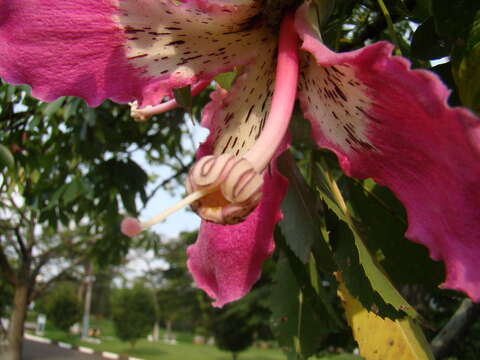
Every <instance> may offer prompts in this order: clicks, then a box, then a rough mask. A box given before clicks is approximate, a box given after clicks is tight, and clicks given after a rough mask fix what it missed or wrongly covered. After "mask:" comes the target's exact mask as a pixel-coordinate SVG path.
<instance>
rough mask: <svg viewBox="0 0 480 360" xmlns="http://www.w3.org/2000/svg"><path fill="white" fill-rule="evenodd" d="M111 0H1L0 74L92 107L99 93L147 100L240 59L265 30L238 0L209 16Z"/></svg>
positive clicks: (40, 93)
mask: <svg viewBox="0 0 480 360" xmlns="http://www.w3.org/2000/svg"><path fill="white" fill-rule="evenodd" d="M202 3H203V2H202ZM205 3H206V2H205ZM118 4H119V5H117V2H114V1H112V0H97V1H89V0H75V1H73V0H63V1H54V0H3V1H2V2H0V55H1V56H0V77H2V78H4V79H5V80H7V81H9V82H11V83H16V84H18V83H28V84H30V85H32V88H33V94H34V96H36V97H38V98H40V99H42V100H46V101H51V100H54V99H55V98H57V97H58V96H62V95H74V96H79V97H82V98H84V99H85V100H86V101H87V102H88V103H89V104H90V105H92V106H95V105H98V104H100V103H101V102H102V101H103V100H104V99H106V98H110V99H112V100H114V101H117V102H128V101H132V100H138V101H139V103H140V106H145V105H155V104H157V103H158V102H160V101H161V99H162V98H163V97H164V96H165V95H171V94H170V91H171V89H172V88H174V87H182V86H186V85H188V84H193V83H196V82H199V81H202V80H209V79H211V78H212V77H213V76H214V75H216V74H217V73H219V72H222V71H225V70H229V69H231V68H232V67H233V66H235V65H239V64H244V63H246V62H248V61H249V59H251V58H252V57H254V56H255V54H254V53H252V51H251V50H252V49H253V48H256V47H260V46H262V44H264V42H265V41H266V39H267V38H268V36H269V30H268V29H267V28H266V27H265V26H263V27H262V26H254V25H252V24H251V23H250V21H249V20H250V19H251V17H252V16H254V15H255V14H257V13H258V11H259V9H256V8H254V7H252V6H247V5H246V4H243V5H241V6H240V5H238V6H233V5H232V6H231V7H230V8H225V6H223V8H225V9H226V10H228V11H222V12H220V13H215V16H214V17H213V16H212V15H213V13H210V12H206V11H207V10H209V9H207V6H206V5H204V6H203V7H204V11H205V12H202V10H200V9H197V3H196V1H192V2H191V4H188V3H186V4H180V5H175V4H174V3H173V2H171V1H166V0H163V1H160V0H159V1H153V0H139V1H133V0H124V1H120V2H119V3H118ZM212 6H213V5H212ZM219 6H220V5H218V4H217V5H215V9H219ZM119 7H120V8H119ZM212 9H213V8H212ZM210 10H211V9H210ZM212 11H213V10H212ZM246 23H248V25H245V24H246ZM187 39H188V41H187ZM249 50H250V51H249Z"/></svg>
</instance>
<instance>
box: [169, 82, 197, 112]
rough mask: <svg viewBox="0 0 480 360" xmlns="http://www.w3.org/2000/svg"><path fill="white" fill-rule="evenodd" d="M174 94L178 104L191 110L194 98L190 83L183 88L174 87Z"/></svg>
mask: <svg viewBox="0 0 480 360" xmlns="http://www.w3.org/2000/svg"><path fill="white" fill-rule="evenodd" d="M173 96H174V97H175V101H176V102H177V103H178V105H180V106H182V107H183V108H185V109H187V110H188V111H190V110H191V109H192V104H193V98H192V93H191V91H190V85H188V86H185V87H183V88H176V89H173Z"/></svg>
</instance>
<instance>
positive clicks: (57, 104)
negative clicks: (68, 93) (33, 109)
mask: <svg viewBox="0 0 480 360" xmlns="http://www.w3.org/2000/svg"><path fill="white" fill-rule="evenodd" d="M64 102H65V97H61V98H58V99H57V100H55V101H54V102H51V103H49V104H47V105H46V106H45V108H44V109H43V114H44V115H45V116H52V115H53V114H54V113H56V112H57V111H58V109H60V108H61V107H62V105H63V103H64Z"/></svg>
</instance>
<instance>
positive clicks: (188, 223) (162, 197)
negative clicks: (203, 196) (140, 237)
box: [135, 120, 208, 238]
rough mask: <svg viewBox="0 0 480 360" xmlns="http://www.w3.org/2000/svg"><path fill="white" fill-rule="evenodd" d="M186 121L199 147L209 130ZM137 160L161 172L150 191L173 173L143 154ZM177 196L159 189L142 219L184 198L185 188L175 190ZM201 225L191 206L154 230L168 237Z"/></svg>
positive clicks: (149, 168) (156, 226) (147, 169)
mask: <svg viewBox="0 0 480 360" xmlns="http://www.w3.org/2000/svg"><path fill="white" fill-rule="evenodd" d="M185 123H186V124H187V126H188V130H189V131H191V133H192V135H193V139H194V143H195V147H196V148H197V147H198V145H199V144H200V142H201V141H203V140H204V139H205V138H206V136H207V134H208V130H206V129H203V128H201V127H200V126H199V125H195V126H194V125H193V124H192V122H191V121H189V120H186V121H185ZM184 146H187V147H188V146H191V145H189V142H187V141H185V142H184ZM187 150H194V149H187ZM135 161H137V162H138V163H139V165H140V166H141V167H142V168H144V169H145V170H146V171H147V173H149V174H156V175H158V174H161V176H159V177H158V180H157V182H155V183H152V184H150V185H149V187H148V190H147V193H148V191H151V190H152V189H154V188H155V187H156V186H157V185H158V183H160V182H162V181H163V180H165V179H166V178H168V177H169V176H171V175H172V174H173V172H172V170H171V169H170V168H169V167H167V166H164V165H159V166H152V165H150V164H147V163H146V161H145V160H144V159H143V158H141V156H139V157H137V158H135ZM175 193H176V194H175V196H172V195H171V194H170V193H169V192H168V191H165V190H159V191H158V192H157V193H156V194H155V196H154V197H153V198H152V199H151V200H150V201H149V202H148V204H147V206H146V208H145V209H144V210H143V211H142V213H141V214H140V221H145V220H148V219H150V218H151V217H153V216H155V215H157V214H158V213H159V212H161V211H163V210H165V209H167V208H169V207H170V206H172V205H174V204H175V203H177V202H178V201H179V200H181V199H182V196H183V195H184V194H185V189H184V188H183V187H182V188H179V189H178V190H177V191H175ZM199 226H200V218H199V217H198V216H197V215H196V214H195V213H193V212H192V211H191V210H190V208H186V209H185V208H184V209H182V210H180V211H178V212H176V213H174V214H173V215H170V216H169V217H168V218H167V219H166V220H164V221H163V222H162V223H160V224H157V225H154V226H153V227H152V230H153V231H155V232H156V233H158V234H160V235H163V236H164V237H166V238H175V237H177V236H178V234H179V233H180V232H182V231H194V230H197V229H198V227H199Z"/></svg>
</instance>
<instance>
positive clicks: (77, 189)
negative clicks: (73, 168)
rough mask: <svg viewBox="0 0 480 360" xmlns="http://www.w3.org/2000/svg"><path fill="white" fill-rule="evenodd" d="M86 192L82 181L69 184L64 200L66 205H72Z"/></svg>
mask: <svg viewBox="0 0 480 360" xmlns="http://www.w3.org/2000/svg"><path fill="white" fill-rule="evenodd" d="M83 191H84V187H83V184H82V180H81V179H75V180H73V181H72V182H70V183H68V184H67V185H66V187H65V191H64V193H63V196H62V199H63V201H64V202H65V204H69V203H71V202H72V201H73V200H75V199H76V198H77V197H79V196H80V195H81V194H82V193H83Z"/></svg>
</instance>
